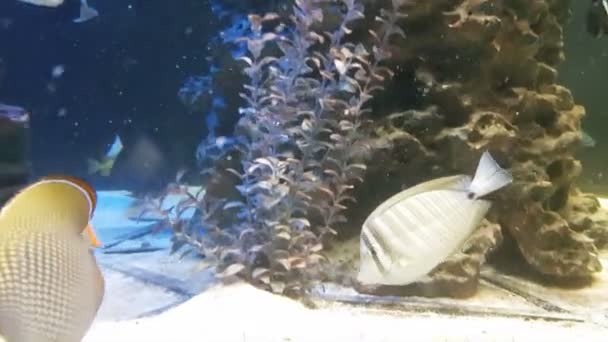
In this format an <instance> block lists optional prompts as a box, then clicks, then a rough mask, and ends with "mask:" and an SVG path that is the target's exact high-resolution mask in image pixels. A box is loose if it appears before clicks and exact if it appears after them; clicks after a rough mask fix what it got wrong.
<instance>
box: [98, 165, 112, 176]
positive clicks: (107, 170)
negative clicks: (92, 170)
mask: <svg viewBox="0 0 608 342" xmlns="http://www.w3.org/2000/svg"><path fill="white" fill-rule="evenodd" d="M111 173H112V168H111V167H104V168H101V169H100V170H99V174H100V175H101V176H104V177H108V176H109V175H110V174H111Z"/></svg>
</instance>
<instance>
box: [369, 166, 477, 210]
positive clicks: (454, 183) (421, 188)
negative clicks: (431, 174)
mask: <svg viewBox="0 0 608 342" xmlns="http://www.w3.org/2000/svg"><path fill="white" fill-rule="evenodd" d="M470 182H471V177H469V176H467V175H456V176H447V177H441V178H437V179H433V180H430V181H427V182H424V183H420V184H418V185H415V186H413V187H411V188H408V189H406V190H403V191H401V192H399V193H397V194H395V195H393V196H392V197H389V199H387V200H386V201H384V202H383V203H382V204H380V206H378V207H377V208H376V209H375V210H374V211H373V212H372V213H371V214H370V215H369V218H368V219H371V218H373V217H375V216H377V215H380V214H381V213H382V212H384V211H385V210H387V209H388V208H390V207H392V206H393V205H395V204H397V203H399V202H401V201H403V200H404V199H406V198H408V197H411V196H415V195H417V194H419V193H422V192H426V191H433V190H440V189H441V190H447V189H452V190H459V189H463V190H464V189H466V188H468V185H469V183H470Z"/></svg>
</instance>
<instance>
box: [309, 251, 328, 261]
mask: <svg viewBox="0 0 608 342" xmlns="http://www.w3.org/2000/svg"><path fill="white" fill-rule="evenodd" d="M308 261H309V262H311V263H318V262H321V261H328V260H327V257H325V256H323V255H322V254H318V253H314V254H311V255H309V256H308Z"/></svg>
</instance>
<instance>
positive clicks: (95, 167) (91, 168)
mask: <svg viewBox="0 0 608 342" xmlns="http://www.w3.org/2000/svg"><path fill="white" fill-rule="evenodd" d="M100 166H101V164H100V163H99V162H98V161H97V160H95V159H93V158H89V159H87V170H88V173H89V174H94V173H97V171H99V169H100Z"/></svg>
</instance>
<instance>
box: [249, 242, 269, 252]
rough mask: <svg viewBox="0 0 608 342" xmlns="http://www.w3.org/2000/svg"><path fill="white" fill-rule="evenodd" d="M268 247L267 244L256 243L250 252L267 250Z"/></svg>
mask: <svg viewBox="0 0 608 342" xmlns="http://www.w3.org/2000/svg"><path fill="white" fill-rule="evenodd" d="M266 247H267V245H266V244H260V245H254V246H251V248H249V252H253V253H259V252H261V251H263V250H265V249H266Z"/></svg>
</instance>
